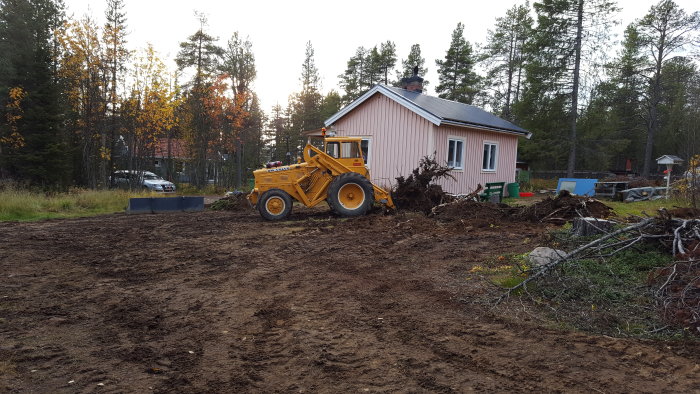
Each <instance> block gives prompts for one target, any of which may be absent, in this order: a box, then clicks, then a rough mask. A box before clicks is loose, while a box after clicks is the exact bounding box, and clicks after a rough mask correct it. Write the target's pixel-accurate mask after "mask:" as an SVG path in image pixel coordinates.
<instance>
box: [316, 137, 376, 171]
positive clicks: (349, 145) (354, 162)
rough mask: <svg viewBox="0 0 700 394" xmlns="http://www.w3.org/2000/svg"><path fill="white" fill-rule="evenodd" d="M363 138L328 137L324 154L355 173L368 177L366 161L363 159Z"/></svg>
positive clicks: (325, 141) (325, 140)
mask: <svg viewBox="0 0 700 394" xmlns="http://www.w3.org/2000/svg"><path fill="white" fill-rule="evenodd" d="M361 144H362V138H352V137H326V138H325V139H324V149H323V150H324V152H326V154H327V155H328V156H330V157H332V158H334V159H337V160H338V161H339V162H340V163H341V164H343V165H344V166H346V167H348V168H350V169H351V170H352V171H353V172H357V173H360V174H362V175H365V176H366V175H367V168H366V167H365V160H364V158H363V157H362V146H361Z"/></svg>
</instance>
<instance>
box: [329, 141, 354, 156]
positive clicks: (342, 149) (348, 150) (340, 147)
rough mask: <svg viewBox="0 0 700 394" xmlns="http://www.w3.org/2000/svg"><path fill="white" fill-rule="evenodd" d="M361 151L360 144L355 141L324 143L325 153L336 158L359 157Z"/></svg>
mask: <svg viewBox="0 0 700 394" xmlns="http://www.w3.org/2000/svg"><path fill="white" fill-rule="evenodd" d="M361 152H362V150H361V149H360V144H358V143H357V142H355V141H352V142H336V141H333V142H328V143H326V153H327V154H328V155H329V156H331V157H333V158H336V159H359V158H361V157H362V155H361Z"/></svg>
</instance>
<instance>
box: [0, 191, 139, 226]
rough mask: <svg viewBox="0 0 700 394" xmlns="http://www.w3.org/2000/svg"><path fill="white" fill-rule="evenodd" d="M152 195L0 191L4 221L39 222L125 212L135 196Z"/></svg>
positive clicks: (0, 210) (121, 192)
mask: <svg viewBox="0 0 700 394" xmlns="http://www.w3.org/2000/svg"><path fill="white" fill-rule="evenodd" d="M151 196H152V195H151V194H150V193H145V192H141V193H136V192H128V191H123V190H82V189H74V190H71V191H70V192H68V193H58V194H45V193H39V192H35V191H30V190H19V189H6V190H0V221H5V222H6V221H21V222H24V221H36V220H42V219H54V218H74V217H83V216H94V215H101V214H107V213H114V212H123V211H124V210H125V209H126V207H127V204H128V201H129V198H131V197H151Z"/></svg>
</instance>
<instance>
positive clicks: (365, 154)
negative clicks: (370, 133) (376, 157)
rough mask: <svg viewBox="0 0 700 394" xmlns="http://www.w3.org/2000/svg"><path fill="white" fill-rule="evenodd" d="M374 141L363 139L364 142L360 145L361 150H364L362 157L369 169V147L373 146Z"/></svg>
mask: <svg viewBox="0 0 700 394" xmlns="http://www.w3.org/2000/svg"><path fill="white" fill-rule="evenodd" d="M371 142H372V140H370V139H369V138H363V139H362V142H361V143H360V149H362V157H364V159H365V165H366V166H367V167H369V147H370V145H371Z"/></svg>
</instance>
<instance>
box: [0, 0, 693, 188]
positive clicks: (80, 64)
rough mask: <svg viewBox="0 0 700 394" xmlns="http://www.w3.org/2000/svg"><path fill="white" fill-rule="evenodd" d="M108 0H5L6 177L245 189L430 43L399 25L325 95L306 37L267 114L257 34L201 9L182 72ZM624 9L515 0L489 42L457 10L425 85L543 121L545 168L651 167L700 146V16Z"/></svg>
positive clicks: (668, 7)
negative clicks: (221, 34)
mask: <svg viewBox="0 0 700 394" xmlns="http://www.w3.org/2000/svg"><path fill="white" fill-rule="evenodd" d="M106 3H107V7H106V12H105V15H104V19H103V22H101V23H98V22H97V21H95V20H94V19H93V18H91V17H89V16H84V17H81V18H77V19H76V18H69V17H66V15H65V11H64V6H63V3H62V1H61V0H0V11H1V12H0V51H2V52H1V53H3V57H2V60H0V112H1V113H2V116H1V117H0V179H8V178H9V179H16V180H20V181H23V182H27V183H29V184H32V185H37V186H41V187H44V188H47V189H51V188H55V189H65V188H67V187H69V186H72V185H80V186H85V187H90V188H106V187H109V186H110V183H111V179H112V174H113V172H114V171H115V170H119V169H128V170H134V171H142V170H149V171H151V170H156V168H155V167H156V163H155V162H156V160H155V159H156V158H158V159H159V163H158V167H159V168H158V172H160V173H161V175H163V176H164V177H166V178H168V179H172V180H176V181H187V182H190V183H192V184H194V185H196V186H200V187H201V186H203V185H205V184H207V183H210V182H215V183H217V184H220V185H223V186H227V187H233V186H236V187H240V186H241V185H242V184H243V183H244V182H245V180H246V179H247V178H248V177H249V176H250V171H251V170H252V169H254V168H257V167H258V166H260V165H261V164H262V163H264V162H265V161H268V160H281V161H286V162H289V161H293V160H294V159H295V158H296V157H297V156H298V155H299V150H300V148H301V146H302V144H303V142H304V139H305V138H304V135H303V134H302V132H303V131H307V130H313V129H317V128H320V127H321V126H322V125H323V121H324V120H325V119H327V118H328V117H330V116H331V115H332V114H334V113H335V112H337V111H338V110H339V109H340V108H341V107H342V106H344V105H347V104H349V103H350V102H352V101H353V100H355V99H357V98H358V97H360V96H361V95H362V94H363V93H365V92H367V91H368V90H369V89H371V88H372V86H374V85H375V84H385V85H394V86H399V85H400V81H401V79H402V78H405V77H409V76H411V75H412V73H413V68H414V67H416V66H417V67H418V70H419V71H418V72H419V75H421V76H425V75H426V74H427V71H428V63H427V62H426V59H425V58H424V57H423V56H422V54H421V48H420V45H419V44H414V45H412V46H411V47H410V51H409V53H408V54H407V56H406V57H405V58H403V59H401V60H400V61H399V59H398V55H397V50H396V44H395V43H394V42H392V41H389V40H388V41H384V42H380V43H379V44H377V45H374V46H372V47H364V46H360V47H358V48H357V49H356V50H355V52H354V53H353V54H352V55H351V56H350V58H349V59H348V61H347V63H346V69H345V71H344V72H343V73H342V74H341V75H339V76H338V80H339V83H338V90H335V89H331V90H330V91H329V92H328V93H326V94H323V93H322V92H321V83H320V77H319V71H318V69H317V68H316V65H315V62H314V56H315V53H314V49H313V46H312V44H311V42H308V43H307V45H306V49H305V57H304V62H303V64H302V65H301V74H300V77H299V86H300V88H299V91H298V92H295V93H292V94H291V95H290V96H289V99H288V100H287V103H286V104H285V105H280V104H278V105H276V106H274V107H273V108H272V109H271V111H270V112H269V114H268V113H265V111H263V109H262V108H260V103H259V100H258V97H257V95H256V93H255V92H254V91H253V89H252V84H253V81H254V80H255V78H256V66H255V56H254V53H253V44H252V43H251V42H250V40H249V39H247V38H245V37H242V36H241V35H240V34H239V33H238V32H235V33H233V34H232V35H231V37H230V38H229V39H228V40H226V41H225V42H224V43H223V44H222V43H221V41H220V40H219V39H218V38H216V37H213V36H211V35H210V34H208V33H207V20H206V17H204V16H203V15H200V14H197V15H196V17H197V20H198V21H199V28H198V29H197V30H196V31H195V32H194V33H193V34H191V35H190V36H188V37H183V38H182V41H181V43H180V51H179V53H178V54H177V56H176V59H175V60H176V66H177V69H176V70H175V71H170V68H169V67H168V66H167V65H166V64H165V62H164V61H163V60H162V59H161V58H160V57H159V56H158V53H157V52H156V51H155V50H154V49H153V48H152V47H147V48H143V49H141V50H138V51H131V50H129V49H128V47H127V43H128V35H127V26H128V18H127V15H126V13H125V12H124V0H106ZM618 12H619V8H618V6H617V4H616V3H615V1H613V0H541V1H539V2H535V3H533V4H532V5H530V4H529V3H528V2H525V3H522V4H516V5H514V6H512V7H511V8H510V9H508V10H506V11H505V13H504V14H503V15H502V16H501V17H498V18H497V19H496V21H495V23H494V25H493V27H492V29H489V31H488V34H487V38H486V40H485V42H483V43H476V42H469V41H468V40H467V39H466V38H465V36H464V25H463V24H462V23H459V24H458V25H457V26H456V28H455V29H454V31H453V32H452V34H451V37H449V46H448V49H447V50H446V51H445V56H444V57H443V58H441V59H436V60H435V61H434V64H435V67H437V74H438V81H436V82H434V88H433V83H431V82H429V81H424V87H425V89H426V90H427V91H429V90H430V89H434V90H435V93H436V94H437V95H438V96H439V97H442V98H445V99H448V100H454V101H459V102H462V103H466V104H472V105H477V106H480V107H483V108H485V109H487V110H490V111H491V112H493V113H495V114H497V115H499V116H501V117H503V118H505V119H508V120H510V121H512V122H514V123H516V124H518V125H520V126H522V127H524V128H526V129H528V130H530V131H532V132H533V133H534V137H533V139H532V140H530V141H523V142H522V143H521V145H520V159H522V160H526V161H527V162H529V163H530V165H531V166H532V167H533V168H535V169H542V170H547V169H564V168H566V169H567V172H568V173H569V175H573V172H574V170H575V169H587V170H613V169H614V170H621V169H622V170H624V169H629V170H631V171H634V172H638V173H641V174H642V175H644V176H648V175H650V174H651V173H652V171H653V170H654V168H655V167H654V165H653V159H654V157H656V156H657V155H661V154H677V155H679V156H681V157H683V158H685V159H688V158H690V157H692V155H693V154H696V153H698V151H699V150H698V139H697V137H698V131H700V130H698V129H699V128H700V105H699V104H700V103H699V102H698V101H700V71H699V70H698V65H697V62H696V59H697V55H698V37H699V34H698V32H699V31H700V14H699V13H698V12H686V11H685V10H683V9H681V8H680V7H679V6H678V5H677V4H676V3H674V2H673V1H672V0H661V1H660V2H659V3H657V4H655V5H653V6H652V7H651V8H650V9H649V10H648V11H646V13H645V14H642V15H640V17H639V18H638V19H637V20H635V21H634V22H633V23H631V24H630V25H629V26H627V27H626V29H625V32H624V37H622V41H621V45H620V46H619V49H618V50H617V51H611V50H609V48H611V47H613V37H611V36H610V31H611V28H612V27H613V26H614V25H615V23H616V16H617V13H618ZM446 42H447V40H446ZM18 43H22V44H21V45H19V44H18ZM694 56H695V58H694ZM182 156H184V157H182Z"/></svg>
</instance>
